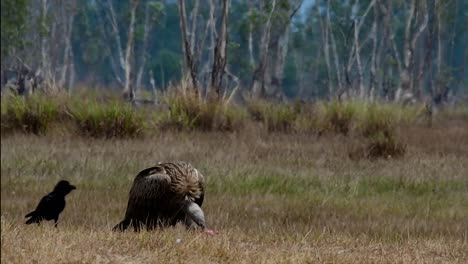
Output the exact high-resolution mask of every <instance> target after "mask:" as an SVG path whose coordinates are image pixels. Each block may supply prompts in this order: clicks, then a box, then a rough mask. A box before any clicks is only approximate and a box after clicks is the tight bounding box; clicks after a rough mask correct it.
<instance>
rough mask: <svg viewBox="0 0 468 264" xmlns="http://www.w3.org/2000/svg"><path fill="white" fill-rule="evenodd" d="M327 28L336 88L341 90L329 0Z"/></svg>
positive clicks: (338, 62)
mask: <svg viewBox="0 0 468 264" xmlns="http://www.w3.org/2000/svg"><path fill="white" fill-rule="evenodd" d="M327 30H328V34H329V36H330V40H331V47H332V52H333V59H334V60H333V61H334V64H335V72H336V80H337V83H338V90H339V91H343V80H342V79H341V70H340V68H341V66H340V61H339V56H338V51H337V49H336V41H335V34H333V30H332V28H331V19H330V0H327Z"/></svg>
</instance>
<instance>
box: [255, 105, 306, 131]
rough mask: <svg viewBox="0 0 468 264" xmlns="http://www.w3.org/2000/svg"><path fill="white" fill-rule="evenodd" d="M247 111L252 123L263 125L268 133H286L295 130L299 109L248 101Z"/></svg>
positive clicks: (292, 106)
mask: <svg viewBox="0 0 468 264" xmlns="http://www.w3.org/2000/svg"><path fill="white" fill-rule="evenodd" d="M247 111H248V112H249V114H250V117H251V118H252V119H253V120H254V121H258V122H261V123H263V124H264V125H265V127H266V128H267V130H268V131H270V132H273V131H279V132H288V131H291V130H293V129H295V125H296V120H297V118H298V116H299V111H300V109H298V108H297V107H295V106H294V105H289V104H284V103H281V104H275V103H272V102H267V101H263V100H255V101H253V100H250V101H248V102H247Z"/></svg>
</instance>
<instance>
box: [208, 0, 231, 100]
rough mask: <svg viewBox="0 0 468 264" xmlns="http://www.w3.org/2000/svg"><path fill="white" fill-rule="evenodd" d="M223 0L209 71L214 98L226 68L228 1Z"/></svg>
mask: <svg viewBox="0 0 468 264" xmlns="http://www.w3.org/2000/svg"><path fill="white" fill-rule="evenodd" d="M222 1H223V8H222V13H221V27H220V30H219V33H218V38H217V40H216V46H215V49H214V60H213V68H212V71H211V87H212V91H214V93H215V96H216V99H219V98H220V95H221V87H222V86H223V75H224V71H225V68H226V46H227V18H228V8H229V3H228V1H227V0H222Z"/></svg>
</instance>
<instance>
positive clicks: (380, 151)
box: [366, 134, 406, 159]
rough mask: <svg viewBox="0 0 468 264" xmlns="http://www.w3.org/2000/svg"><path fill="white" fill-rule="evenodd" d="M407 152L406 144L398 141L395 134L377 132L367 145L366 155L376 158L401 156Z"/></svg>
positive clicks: (369, 157)
mask: <svg viewBox="0 0 468 264" xmlns="http://www.w3.org/2000/svg"><path fill="white" fill-rule="evenodd" d="M405 153H406V145H404V144H403V143H400V142H398V140H397V139H396V138H395V137H394V136H391V135H390V136H386V135H384V134H377V135H375V136H373V137H372V138H371V139H370V141H369V142H368V143H367V146H366V157H367V158H368V159H375V158H399V157H402V156H404V155H405Z"/></svg>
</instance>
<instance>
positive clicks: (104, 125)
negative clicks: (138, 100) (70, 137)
mask: <svg viewBox="0 0 468 264" xmlns="http://www.w3.org/2000/svg"><path fill="white" fill-rule="evenodd" d="M70 110H71V111H70V112H71V113H70V114H71V116H72V117H73V119H74V120H75V122H76V124H77V127H78V129H79V131H80V133H81V134H83V135H85V136H91V137H104V138H113V137H136V136H139V135H141V133H142V132H143V130H144V128H145V124H144V119H143V115H142V113H141V112H137V111H136V110H134V109H133V108H132V107H131V105H128V104H125V103H122V102H119V101H111V102H107V103H97V102H96V101H92V102H84V103H77V102H75V103H74V104H73V105H72V107H71V109H70Z"/></svg>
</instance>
